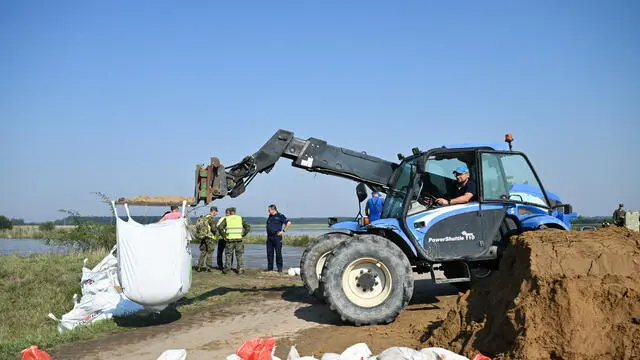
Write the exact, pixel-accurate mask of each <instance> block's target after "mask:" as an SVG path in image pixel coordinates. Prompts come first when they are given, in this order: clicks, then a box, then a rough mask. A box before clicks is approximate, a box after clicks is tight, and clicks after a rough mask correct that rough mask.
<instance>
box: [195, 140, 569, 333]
mask: <svg viewBox="0 0 640 360" xmlns="http://www.w3.org/2000/svg"><path fill="white" fill-rule="evenodd" d="M512 141H513V137H512V136H511V135H510V134H507V135H506V136H505V142H504V143H501V142H498V143H481V144H457V145H446V146H442V147H438V148H432V149H429V150H420V149H419V148H417V147H414V148H412V149H411V155H410V156H404V155H402V154H398V161H399V162H398V163H396V162H390V161H386V160H383V159H380V158H377V157H374V156H371V155H368V154H366V153H363V152H356V151H353V150H349V149H345V148H341V147H335V146H332V145H329V144H327V143H326V142H325V141H323V140H320V139H316V138H309V139H307V140H303V139H299V138H296V137H294V136H293V133H292V132H289V131H286V130H279V131H277V132H276V133H275V134H274V135H273V136H272V137H271V139H270V140H269V141H267V143H265V145H264V146H263V147H262V148H261V149H260V150H259V151H258V152H256V153H254V154H253V155H250V156H247V157H245V158H244V159H243V160H242V161H241V162H239V163H237V164H234V165H232V166H229V167H224V166H223V165H222V164H221V163H220V160H219V159H218V158H211V164H210V165H208V166H206V167H205V166H204V165H203V164H201V165H197V166H196V184H195V185H196V186H195V199H196V204H197V203H198V202H200V201H204V202H205V203H209V202H211V201H213V200H215V199H219V198H222V197H224V196H230V197H237V196H239V195H240V194H242V193H243V192H244V191H245V189H246V186H247V185H248V183H249V182H250V181H251V180H252V179H253V178H254V177H255V176H256V175H257V174H258V173H261V172H267V173H268V172H269V171H271V170H272V169H273V166H274V165H275V163H276V162H277V161H278V159H279V158H280V157H284V158H288V159H291V160H292V166H294V167H298V168H301V169H305V170H307V171H311V172H319V173H324V174H330V175H335V176H340V177H343V178H348V179H351V180H354V181H356V182H358V184H357V186H356V196H357V198H358V202H359V204H360V203H362V202H363V201H364V200H365V199H366V198H367V196H368V194H367V188H369V190H372V191H378V192H382V193H384V194H385V195H386V197H385V199H384V205H383V208H382V214H381V218H380V219H378V220H375V221H371V222H368V221H365V218H363V217H362V216H361V212H359V213H358V216H356V218H355V219H354V220H352V221H343V222H338V223H333V224H332V225H331V227H330V231H328V232H327V233H325V234H323V235H321V236H319V237H317V238H316V239H315V240H313V241H312V242H311V243H309V244H308V246H307V247H306V249H305V251H304V253H303V255H302V258H301V263H300V268H301V277H302V280H303V282H304V284H305V287H306V288H307V289H308V291H309V292H310V293H311V294H314V295H315V296H317V297H318V298H320V299H322V300H324V301H326V302H327V303H328V305H329V306H330V308H331V309H332V310H333V311H336V312H337V313H338V314H339V315H340V316H341V318H342V319H343V321H345V322H348V323H352V324H355V325H358V326H359V325H373V324H385V323H389V322H392V321H394V320H395V318H396V317H397V316H398V314H400V312H402V311H403V310H404V309H405V308H406V306H407V305H408V303H409V301H410V300H411V297H412V296H413V287H414V273H417V274H422V273H429V274H430V275H431V279H432V281H434V282H435V283H449V284H452V285H454V286H457V287H459V288H466V287H468V286H469V284H471V283H472V282H473V281H474V280H476V279H480V278H484V277H487V276H490V275H491V274H492V272H493V271H495V270H497V269H498V263H499V261H500V258H501V254H502V252H503V251H504V249H505V248H506V246H507V243H508V239H509V237H510V236H512V235H516V234H520V233H522V232H525V231H560V230H570V229H571V218H573V217H575V216H576V215H577V214H576V213H574V212H573V209H572V206H571V205H570V204H565V203H563V202H562V201H561V200H560V198H559V197H558V196H557V195H556V194H553V193H551V192H550V191H548V190H545V189H544V187H543V185H542V182H541V181H540V178H539V177H538V175H537V173H536V172H535V170H534V168H533V166H532V164H531V162H530V161H529V159H528V158H527V156H526V155H525V154H524V153H522V152H519V151H514V150H513V148H512ZM460 166H465V167H466V168H467V169H468V171H469V177H470V179H471V181H474V182H475V183H476V187H477V198H476V199H474V200H473V201H471V202H467V203H463V204H456V205H444V206H442V205H439V203H438V202H437V201H436V199H438V198H449V199H450V198H452V197H453V196H452V195H451V194H454V193H455V192H456V186H457V180H456V177H455V175H454V170H455V169H457V168H458V167H460ZM436 271H441V272H442V273H443V274H444V278H442V277H437V276H436V274H435V272H436Z"/></svg>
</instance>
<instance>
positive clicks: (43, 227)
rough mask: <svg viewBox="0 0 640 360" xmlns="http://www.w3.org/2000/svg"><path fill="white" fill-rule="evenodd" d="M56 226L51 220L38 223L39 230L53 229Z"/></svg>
mask: <svg viewBox="0 0 640 360" xmlns="http://www.w3.org/2000/svg"><path fill="white" fill-rule="evenodd" d="M55 228H56V224H54V223H53V221H47V222H44V223H42V224H40V225H38V229H39V230H40V231H53V230H54V229H55Z"/></svg>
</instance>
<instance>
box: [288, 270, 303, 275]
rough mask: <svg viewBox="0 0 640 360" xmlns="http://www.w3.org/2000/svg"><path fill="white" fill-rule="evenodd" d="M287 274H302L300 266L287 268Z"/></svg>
mask: <svg viewBox="0 0 640 360" xmlns="http://www.w3.org/2000/svg"><path fill="white" fill-rule="evenodd" d="M287 274H289V275H290V276H296V275H300V268H289V270H287Z"/></svg>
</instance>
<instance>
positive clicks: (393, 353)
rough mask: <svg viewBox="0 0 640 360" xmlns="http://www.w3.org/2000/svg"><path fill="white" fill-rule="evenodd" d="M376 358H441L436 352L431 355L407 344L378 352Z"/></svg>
mask: <svg viewBox="0 0 640 360" xmlns="http://www.w3.org/2000/svg"><path fill="white" fill-rule="evenodd" d="M432 355H433V356H432ZM375 359H376V360H439V357H438V356H437V355H436V354H435V353H431V355H429V354H425V353H421V352H419V351H417V350H414V349H411V348H408V347H405V346H394V347H390V348H388V349H386V350H384V351H383V352H381V353H380V354H378V355H377V356H376V357H375Z"/></svg>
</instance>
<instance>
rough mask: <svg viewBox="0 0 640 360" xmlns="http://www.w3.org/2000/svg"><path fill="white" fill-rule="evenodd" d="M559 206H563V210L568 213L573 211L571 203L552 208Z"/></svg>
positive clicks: (554, 207)
mask: <svg viewBox="0 0 640 360" xmlns="http://www.w3.org/2000/svg"><path fill="white" fill-rule="evenodd" d="M558 208H562V209H563V211H562V212H563V213H564V214H567V215H568V214H571V213H572V212H573V206H571V204H560V205H556V206H553V207H552V208H551V209H558Z"/></svg>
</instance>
